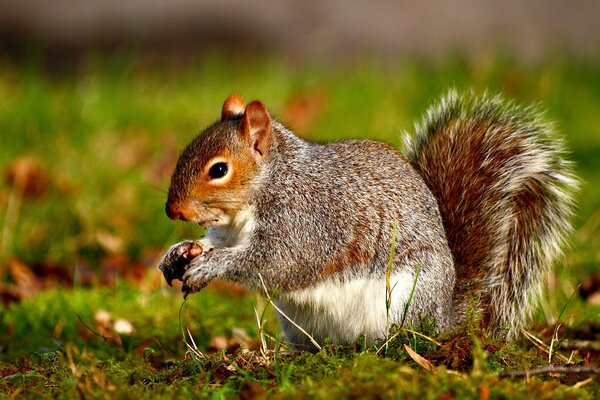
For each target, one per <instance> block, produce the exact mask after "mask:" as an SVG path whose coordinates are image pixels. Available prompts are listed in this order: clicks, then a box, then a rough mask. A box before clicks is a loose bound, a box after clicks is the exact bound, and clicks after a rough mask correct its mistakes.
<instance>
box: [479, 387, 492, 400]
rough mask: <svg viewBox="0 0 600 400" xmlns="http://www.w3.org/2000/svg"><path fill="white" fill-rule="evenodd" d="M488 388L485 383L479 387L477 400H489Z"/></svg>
mask: <svg viewBox="0 0 600 400" xmlns="http://www.w3.org/2000/svg"><path fill="white" fill-rule="evenodd" d="M490 394H491V392H490V387H489V386H488V385H486V384H485V383H482V384H480V385H479V400H489V399H490Z"/></svg>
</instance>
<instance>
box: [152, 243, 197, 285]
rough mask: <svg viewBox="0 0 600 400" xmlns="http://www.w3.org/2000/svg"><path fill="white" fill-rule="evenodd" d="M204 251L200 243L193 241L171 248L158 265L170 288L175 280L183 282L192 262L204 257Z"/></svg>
mask: <svg viewBox="0 0 600 400" xmlns="http://www.w3.org/2000/svg"><path fill="white" fill-rule="evenodd" d="M203 251H204V250H203V247H202V246H201V245H200V244H199V243H198V242H193V241H191V240H185V241H183V242H179V243H177V244H175V245H173V246H171V248H170V249H169V250H168V251H167V252H166V254H165V255H164V256H163V258H162V259H161V260H160V263H159V265H158V269H160V270H161V271H162V273H163V275H164V277H165V280H166V281H167V283H168V284H169V286H173V285H172V283H173V279H179V280H183V275H184V274H185V272H186V270H187V269H188V267H189V265H190V263H191V262H192V260H194V259H195V258H196V257H198V256H200V255H202V253H203Z"/></svg>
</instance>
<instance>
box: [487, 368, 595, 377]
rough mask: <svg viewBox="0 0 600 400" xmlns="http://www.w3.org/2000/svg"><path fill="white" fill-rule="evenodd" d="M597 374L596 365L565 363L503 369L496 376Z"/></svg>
mask: <svg viewBox="0 0 600 400" xmlns="http://www.w3.org/2000/svg"><path fill="white" fill-rule="evenodd" d="M552 373H560V374H598V375H600V368H598V367H567V366H565V365H556V366H552V365H549V366H546V367H541V368H534V369H530V370H525V371H504V372H500V373H499V374H498V376H499V377H500V378H521V377H524V378H529V377H530V376H534V375H544V374H552Z"/></svg>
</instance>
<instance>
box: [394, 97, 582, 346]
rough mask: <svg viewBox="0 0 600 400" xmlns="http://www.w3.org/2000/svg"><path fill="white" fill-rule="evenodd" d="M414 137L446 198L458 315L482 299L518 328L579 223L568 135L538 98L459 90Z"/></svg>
mask: <svg viewBox="0 0 600 400" xmlns="http://www.w3.org/2000/svg"><path fill="white" fill-rule="evenodd" d="M406 138H407V140H406V155H407V157H408V158H409V160H410V161H411V163H412V164H413V166H414V167H415V168H416V169H417V170H418V171H419V172H420V173H421V175H422V176H423V178H424V179H425V182H426V183H427V185H428V186H429V188H430V190H431V191H432V192H433V194H434V195H435V196H436V198H437V199H438V204H439V207H440V211H441V214H442V218H443V221H444V226H445V229H446V234H447V236H448V243H449V245H450V248H451V250H452V253H453V255H454V259H455V266H456V288H455V293H454V300H455V305H456V314H457V316H458V318H461V317H463V316H464V313H465V311H466V309H467V308H468V307H469V306H470V304H473V305H474V306H476V307H478V308H479V309H480V310H481V311H482V312H483V315H484V321H485V322H486V323H487V325H488V327H489V328H491V329H492V330H496V329H498V328H502V327H506V328H508V329H509V333H510V334H514V333H516V332H518V330H519V329H520V328H521V326H522V325H523V323H524V321H525V320H526V319H527V318H528V317H529V315H530V314H531V311H532V308H533V305H534V300H536V299H537V297H538V296H539V294H540V292H541V290H542V282H544V281H545V273H546V272H547V271H548V269H549V268H550V266H551V264H552V263H553V261H554V260H555V259H556V258H557V257H559V256H560V255H561V248H562V246H563V244H564V241H565V238H566V237H567V235H568V234H569V233H570V232H571V230H572V227H571V224H570V217H571V214H572V210H573V194H574V192H575V190H576V188H577V186H578V185H577V180H576V178H575V176H574V174H573V166H572V164H571V163H570V162H569V161H566V160H565V159H564V158H563V154H564V152H565V150H564V145H563V141H562V139H561V138H560V136H558V135H557V134H556V132H555V130H554V128H553V126H552V124H550V123H548V122H545V121H544V120H543V119H542V117H541V115H540V113H539V112H538V111H536V110H535V108H532V107H520V106H517V105H515V104H514V103H512V102H509V101H506V100H504V99H503V98H502V97H499V96H497V97H490V96H487V95H484V96H483V97H480V98H477V97H475V96H473V95H469V96H466V97H461V96H458V95H457V94H456V92H454V91H451V92H450V93H448V94H447V95H446V96H444V97H443V98H442V100H441V101H440V102H439V103H438V104H437V105H435V106H433V107H431V108H430V110H429V111H428V113H427V115H426V117H425V118H424V120H423V121H422V123H421V124H420V125H418V126H417V127H416V135H407V136H406ZM473 301H475V303H473Z"/></svg>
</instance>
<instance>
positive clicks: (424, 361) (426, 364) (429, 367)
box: [404, 344, 434, 371]
mask: <svg viewBox="0 0 600 400" xmlns="http://www.w3.org/2000/svg"><path fill="white" fill-rule="evenodd" d="M404 350H406V352H407V353H408V355H409V356H410V358H412V359H413V361H414V362H416V363H417V364H419V365H420V366H421V367H423V369H425V371H431V370H433V368H434V366H433V364H432V363H430V362H429V361H428V360H427V359H425V358H424V357H423V356H421V355H419V354H417V353H416V352H415V351H414V350H413V349H411V348H410V346H408V345H406V344H405V345H404Z"/></svg>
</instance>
